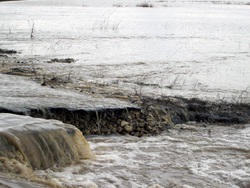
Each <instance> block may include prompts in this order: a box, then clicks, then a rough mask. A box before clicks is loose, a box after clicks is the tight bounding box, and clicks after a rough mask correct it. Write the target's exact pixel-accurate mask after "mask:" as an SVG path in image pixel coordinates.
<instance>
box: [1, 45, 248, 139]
mask: <svg viewBox="0 0 250 188" xmlns="http://www.w3.org/2000/svg"><path fill="white" fill-rule="evenodd" d="M13 54H18V52H17V51H14V50H3V49H0V58H1V64H2V69H1V73H2V74H9V75H18V76H25V77H30V78H31V79H32V80H34V81H36V82H38V83H39V84H41V88H42V87H43V86H45V87H51V88H54V89H57V88H64V87H65V85H67V84H68V83H69V82H70V81H71V80H70V78H63V77H61V78H60V77H51V78H50V77H49V76H48V75H46V78H45V75H42V74H41V73H39V70H38V69H36V68H35V67H34V66H33V64H32V62H31V63H26V62H25V60H24V61H23V60H22V59H19V58H18V56H17V57H15V56H14V55H13ZM57 60H58V59H57ZM58 61H59V60H58ZM60 62H62V63H65V62H66V63H72V62H73V61H72V62H68V61H65V62H64V61H63V60H60ZM49 63H53V62H49ZM96 87H98V86H95V87H93V89H91V90H90V91H89V95H91V94H92V93H94V92H93V91H95V92H96V91H98V90H99V89H100V88H96ZM104 88H105V87H104ZM77 92H82V91H77ZM104 96H105V97H110V98H121V97H122V98H123V100H127V101H128V102H129V103H131V104H136V106H137V107H124V108H123V107H117V108H102V109H96V110H85V109H74V108H69V107H53V106H52V107H44V108H28V109H25V110H23V111H20V110H15V109H13V108H11V107H8V108H6V107H3V106H0V113H13V114H22V115H29V116H32V117H38V118H44V119H57V120H60V121H62V122H64V123H69V124H72V125H75V126H76V127H77V128H79V129H80V130H81V131H82V132H83V134H84V135H110V134H116V135H126V134H129V135H133V136H138V137H141V136H147V135H158V134H160V133H161V132H162V131H165V130H168V129H170V128H173V127H174V125H176V124H182V123H186V122H190V121H194V122H200V123H203V124H204V126H207V125H208V124H225V125H226V124H246V123H249V122H250V104H246V103H240V102H238V103H229V102H225V101H221V102H211V101H203V100H201V99H196V98H193V99H186V98H181V97H169V96H162V97H161V98H157V99H156V98H150V97H146V96H143V95H141V94H140V95H139V94H138V95H137V96H136V95H134V96H124V95H123V96H120V95H117V94H113V93H108V94H107V93H106V94H105V95H104Z"/></svg>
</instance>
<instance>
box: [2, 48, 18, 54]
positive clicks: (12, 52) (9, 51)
mask: <svg viewBox="0 0 250 188" xmlns="http://www.w3.org/2000/svg"><path fill="white" fill-rule="evenodd" d="M0 54H9V55H11V54H17V51H15V50H4V49H0Z"/></svg>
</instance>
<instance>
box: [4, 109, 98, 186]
mask: <svg viewBox="0 0 250 188" xmlns="http://www.w3.org/2000/svg"><path fill="white" fill-rule="evenodd" d="M94 158H95V157H94V155H93V153H92V152H91V150H90V147H89V144H88V143H87V141H86V139H85V138H84V137H83V135H82V133H81V132H80V131H79V130H78V129H77V128H75V127H74V126H72V125H67V124H64V123H62V122H60V121H56V120H44V119H38V118H32V117H28V116H19V115H13V114H5V113H1V114H0V173H4V174H5V175H7V176H9V177H14V178H21V179H26V180H29V181H33V182H39V183H44V184H46V185H53V186H57V187H58V186H59V185H58V184H57V183H55V182H54V181H53V180H51V179H50V178H48V177H46V178H40V177H38V176H37V175H36V172H35V170H41V169H48V168H53V167H63V166H68V165H71V164H76V163H78V162H79V161H80V160H81V159H94ZM6 178H7V177H2V176H0V187H1V186H5V187H16V185H19V184H20V187H27V186H28V185H26V184H25V183H24V182H22V181H19V182H18V183H17V182H15V181H9V180H8V179H6ZM6 182H7V183H6ZM8 182H9V183H8ZM11 182H12V183H11ZM25 185H26V186H25ZM32 186H33V184H31V185H30V187H32ZM33 187H34V186H33Z"/></svg>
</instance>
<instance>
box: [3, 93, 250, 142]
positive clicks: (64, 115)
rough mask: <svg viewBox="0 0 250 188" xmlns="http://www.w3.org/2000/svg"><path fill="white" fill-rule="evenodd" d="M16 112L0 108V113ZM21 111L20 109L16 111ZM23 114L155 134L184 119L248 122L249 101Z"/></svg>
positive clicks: (146, 103) (106, 131)
mask: <svg viewBox="0 0 250 188" xmlns="http://www.w3.org/2000/svg"><path fill="white" fill-rule="evenodd" d="M3 112H5V113H6V112H8V113H17V112H14V111H11V110H7V109H3V108H0V113H3ZM18 114H20V112H18ZM23 114H25V115H30V116H32V117H40V118H44V119H57V120H60V121H62V122H64V123H69V124H72V125H75V126H76V127H77V128H78V129H80V130H81V131H82V133H83V134H84V135H110V134H116V135H126V134H129V135H133V136H138V137H141V136H149V135H158V134H160V133H161V132H162V131H164V130H168V129H170V128H173V127H174V126H175V125H176V124H182V123H186V122H194V121H195V122H201V123H203V124H204V123H205V125H206V124H207V123H224V124H225V123H231V124H232V123H233V124H243V123H249V122H250V105H249V104H229V103H212V102H206V101H201V100H198V99H190V100H189V99H184V98H176V97H168V98H165V99H152V98H146V99H145V98H144V99H143V101H142V104H141V107H140V108H111V109H101V110H96V111H94V110H92V111H86V110H74V109H68V108H45V109H29V110H28V111H25V112H23Z"/></svg>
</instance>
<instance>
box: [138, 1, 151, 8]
mask: <svg viewBox="0 0 250 188" xmlns="http://www.w3.org/2000/svg"><path fill="white" fill-rule="evenodd" d="M136 6H137V7H144V8H152V7H153V5H152V4H150V3H147V2H144V3H141V4H137V5H136Z"/></svg>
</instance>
